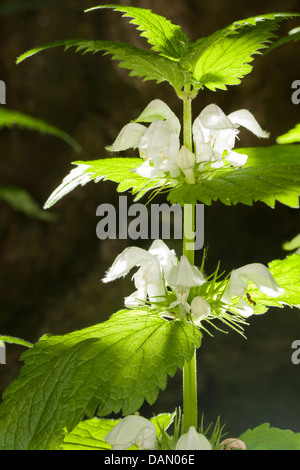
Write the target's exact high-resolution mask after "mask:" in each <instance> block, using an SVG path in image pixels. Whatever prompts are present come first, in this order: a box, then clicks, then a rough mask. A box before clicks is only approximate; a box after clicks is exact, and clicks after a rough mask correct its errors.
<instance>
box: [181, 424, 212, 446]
mask: <svg viewBox="0 0 300 470" xmlns="http://www.w3.org/2000/svg"><path fill="white" fill-rule="evenodd" d="M175 449H176V450H212V449H211V444H210V442H209V441H208V440H207V439H206V437H205V436H204V435H203V434H200V433H198V432H197V431H196V429H195V427H194V426H191V427H190V428H189V430H188V432H186V433H185V434H183V435H182V436H181V437H180V438H179V440H178V442H177V444H176V448H175Z"/></svg>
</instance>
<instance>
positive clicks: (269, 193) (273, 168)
mask: <svg viewBox="0 0 300 470" xmlns="http://www.w3.org/2000/svg"><path fill="white" fill-rule="evenodd" d="M236 152H239V153H242V154H246V155H248V160H247V163H246V165H244V166H243V167H242V168H235V169H234V168H229V169H225V168H224V169H219V170H216V171H215V172H214V174H213V175H212V176H211V178H210V179H205V177H203V178H200V179H199V182H198V183H197V184H194V185H188V184H186V185H183V186H178V187H175V188H172V189H171V190H170V193H169V195H168V199H169V201H170V202H171V204H176V203H177V204H180V205H184V204H196V203H197V202H202V203H204V204H208V205H211V204H212V202H213V201H217V200H220V201H221V202H222V203H223V204H226V205H235V204H238V203H241V204H246V205H253V203H254V202H256V201H261V202H264V203H265V204H267V205H268V206H270V207H274V206H275V203H276V201H278V202H281V203H282V204H286V205H288V206H290V207H295V208H297V207H299V195H300V151H299V147H298V146H297V145H286V146H280V145H274V146H271V147H258V148H256V147H253V148H244V149H236Z"/></svg>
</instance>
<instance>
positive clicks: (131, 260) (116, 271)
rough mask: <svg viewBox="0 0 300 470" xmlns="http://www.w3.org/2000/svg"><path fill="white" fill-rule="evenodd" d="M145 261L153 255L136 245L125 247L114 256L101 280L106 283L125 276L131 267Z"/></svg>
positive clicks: (149, 259) (150, 259)
mask: <svg viewBox="0 0 300 470" xmlns="http://www.w3.org/2000/svg"><path fill="white" fill-rule="evenodd" d="M146 261H153V256H152V255H150V254H149V253H148V251H146V250H143V249H142V248H139V247H136V246H131V247H129V248H125V250H124V251H122V253H120V254H119V255H118V256H117V257H116V259H115V261H114V262H113V264H112V265H111V267H110V269H109V270H108V272H107V273H106V275H105V277H104V278H103V279H102V281H103V282H105V283H106V282H110V281H113V280H115V279H118V278H119V277H123V276H126V274H128V273H129V271H130V270H131V269H132V268H134V267H135V266H140V265H141V263H143V262H146Z"/></svg>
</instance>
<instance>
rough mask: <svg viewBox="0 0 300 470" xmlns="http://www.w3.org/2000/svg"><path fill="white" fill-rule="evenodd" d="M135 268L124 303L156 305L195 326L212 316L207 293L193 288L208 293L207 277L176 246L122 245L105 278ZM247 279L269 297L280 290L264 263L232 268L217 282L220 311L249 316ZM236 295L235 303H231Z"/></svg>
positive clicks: (162, 243) (126, 272)
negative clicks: (131, 287)
mask: <svg viewBox="0 0 300 470" xmlns="http://www.w3.org/2000/svg"><path fill="white" fill-rule="evenodd" d="M135 267H138V270H137V271H136V272H135V274H134V275H133V277H132V279H133V281H134V284H135V288H136V290H135V291H134V292H133V293H132V294H131V295H130V296H129V297H126V298H125V306H126V307H127V308H135V307H140V306H144V305H146V304H147V305H149V304H150V305H152V306H155V307H158V306H159V308H160V310H161V312H164V313H168V312H171V313H172V314H173V315H175V316H176V317H178V318H181V319H186V318H188V319H190V320H192V321H193V322H194V323H195V324H196V325H198V326H200V324H201V322H202V321H203V320H204V319H208V318H214V311H213V308H212V305H211V302H210V299H208V297H209V296H205V295H203V296H201V295H199V293H197V290H198V291H199V288H200V287H203V289H202V291H203V292H206V291H207V289H206V286H208V285H209V283H210V281H209V280H208V279H207V278H205V276H204V274H203V273H202V272H201V271H200V270H199V269H198V268H197V267H196V266H192V265H191V264H190V263H189V261H188V259H187V258H186V256H184V255H183V256H181V258H180V259H178V258H177V256H176V254H175V252H174V250H170V249H169V248H168V246H167V245H166V244H165V243H164V242H163V241H162V240H154V242H153V243H152V244H151V246H150V248H149V250H148V251H147V250H144V249H142V248H139V247H134V246H133V247H128V248H125V250H124V251H123V252H122V253H121V254H119V255H118V256H117V258H116V259H115V261H114V262H113V264H112V266H111V267H110V269H109V270H108V272H107V273H106V275H105V277H104V278H103V282H105V283H106V282H110V281H113V280H115V279H118V278H120V277H123V276H125V275H126V274H128V273H129V272H130V271H131V270H132V269H133V268H135ZM249 282H252V283H253V284H254V285H255V286H256V287H257V289H258V290H260V291H261V292H263V293H265V294H267V295H268V296H270V297H277V296H278V295H280V294H281V293H282V289H280V288H279V287H278V285H277V283H276V281H275V279H274V278H273V276H272V274H271V273H270V271H269V270H268V268H266V266H264V265H262V264H260V263H252V264H248V265H246V266H243V267H241V268H239V269H235V270H234V271H232V273H231V276H230V279H229V281H228V282H227V283H226V284H224V283H221V284H220V289H219V291H220V292H219V294H218V295H217V294H216V295H215V296H214V297H213V298H212V303H213V302H215V300H216V297H217V296H218V297H219V300H220V302H219V303H220V305H221V306H222V308H221V309H223V311H224V312H226V310H229V311H230V310H231V308H232V306H234V309H235V311H237V312H238V313H239V314H240V315H241V316H243V317H248V316H249V315H252V313H253V311H254V307H253V305H252V304H254V301H252V304H251V303H249V302H247V301H246V300H245V299H244V295H245V294H246V293H247V288H248V284H249ZM222 286H223V287H222ZM197 288H198V289H197ZM200 290H201V289H200ZM214 292H215V291H214ZM205 297H206V298H205ZM210 298H211V296H210ZM236 299H238V302H233V303H232V301H235V300H236ZM250 300H251V299H250Z"/></svg>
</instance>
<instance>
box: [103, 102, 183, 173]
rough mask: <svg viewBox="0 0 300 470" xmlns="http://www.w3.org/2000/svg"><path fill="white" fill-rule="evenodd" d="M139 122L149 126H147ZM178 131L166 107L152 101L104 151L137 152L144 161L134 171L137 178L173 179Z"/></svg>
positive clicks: (173, 117)
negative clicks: (131, 149)
mask: <svg viewBox="0 0 300 470" xmlns="http://www.w3.org/2000/svg"><path fill="white" fill-rule="evenodd" d="M140 122H147V123H150V126H149V127H147V126H145V125H142V124H140ZM180 130H181V125H180V121H179V119H178V118H177V116H176V115H175V114H174V113H173V111H172V110H171V109H170V108H169V106H168V105H167V104H166V103H164V102H163V101H161V100H153V101H151V103H149V105H148V106H147V107H146V108H145V109H144V111H143V112H142V114H141V115H140V116H139V117H138V118H137V119H136V120H135V122H133V123H130V124H127V125H126V126H124V127H123V129H122V130H121V131H120V133H119V135H118V136H117V138H116V140H115V141H114V143H113V144H112V145H111V146H110V147H108V150H110V151H112V152H119V151H121V150H127V149H129V148H134V149H135V148H138V149H139V153H140V157H141V158H142V159H143V160H144V163H143V164H142V165H141V166H140V167H138V168H137V169H136V170H135V171H136V172H137V173H138V174H139V175H141V176H144V177H147V178H154V177H157V176H163V175H164V174H165V173H166V172H169V173H170V175H171V177H172V178H175V177H177V176H178V175H179V174H180V171H179V169H178V167H177V165H176V158H177V154H178V152H179V149H180V140H179V135H180Z"/></svg>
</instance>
